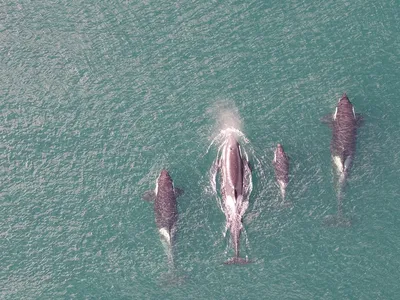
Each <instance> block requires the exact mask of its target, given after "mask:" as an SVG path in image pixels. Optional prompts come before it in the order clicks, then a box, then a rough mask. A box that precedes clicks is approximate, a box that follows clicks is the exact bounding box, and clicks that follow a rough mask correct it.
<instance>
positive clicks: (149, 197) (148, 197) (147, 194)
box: [142, 191, 156, 201]
mask: <svg viewBox="0 0 400 300" xmlns="http://www.w3.org/2000/svg"><path fill="white" fill-rule="evenodd" d="M142 198H143V200H146V201H153V200H154V199H156V193H155V192H154V191H146V192H144V194H143V195H142Z"/></svg>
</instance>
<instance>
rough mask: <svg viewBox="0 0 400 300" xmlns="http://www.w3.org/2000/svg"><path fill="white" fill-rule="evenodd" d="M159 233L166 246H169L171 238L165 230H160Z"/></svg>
mask: <svg viewBox="0 0 400 300" xmlns="http://www.w3.org/2000/svg"><path fill="white" fill-rule="evenodd" d="M159 233H160V235H161V236H162V237H163V238H165V240H166V241H167V243H168V244H171V236H170V234H169V232H168V229H167V228H161V229H160V230H159Z"/></svg>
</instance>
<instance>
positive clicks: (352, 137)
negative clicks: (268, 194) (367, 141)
mask: <svg viewBox="0 0 400 300" xmlns="http://www.w3.org/2000/svg"><path fill="white" fill-rule="evenodd" d="M324 121H325V122H327V123H328V124H329V125H330V127H331V128H332V139H331V146H330V148H331V155H332V161H333V166H334V169H335V170H336V175H337V201H338V214H337V216H328V217H327V219H326V221H327V223H329V224H330V225H341V226H349V225H350V221H349V220H347V219H345V218H344V217H343V211H342V200H343V199H342V198H343V192H344V187H345V184H346V180H347V178H348V175H349V171H350V169H351V166H352V163H353V158H354V155H355V153H356V140H357V128H358V127H359V126H360V125H361V123H362V117H361V116H360V115H359V114H356V113H355V110H354V106H353V105H352V103H351V102H350V100H349V98H348V97H347V95H346V93H344V94H343V95H342V97H341V98H340V99H339V101H338V103H337V105H336V109H335V112H334V114H333V115H331V116H328V117H325V119H324Z"/></svg>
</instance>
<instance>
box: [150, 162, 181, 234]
mask: <svg viewBox="0 0 400 300" xmlns="http://www.w3.org/2000/svg"><path fill="white" fill-rule="evenodd" d="M156 193H157V194H156V199H155V201H154V213H155V216H156V224H157V227H158V228H159V229H160V228H167V229H168V230H169V231H170V230H171V228H172V227H173V226H174V224H175V223H176V221H177V217H178V214H177V205H176V195H175V191H174V185H173V182H172V178H171V176H170V175H169V174H168V171H167V170H162V171H161V173H160V176H159V177H158V180H157V191H156Z"/></svg>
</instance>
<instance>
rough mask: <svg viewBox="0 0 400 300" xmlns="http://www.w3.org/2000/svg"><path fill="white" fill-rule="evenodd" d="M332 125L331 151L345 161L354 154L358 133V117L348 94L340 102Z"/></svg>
mask: <svg viewBox="0 0 400 300" xmlns="http://www.w3.org/2000/svg"><path fill="white" fill-rule="evenodd" d="M332 126H333V128H332V141H331V152H332V155H334V156H339V157H340V158H341V160H342V161H343V160H345V159H346V157H349V156H353V155H354V152H355V147H356V135H357V118H356V115H355V113H354V108H353V105H352V104H351V102H350V100H349V99H348V98H347V95H346V94H344V95H343V96H342V98H341V99H340V100H339V102H338V105H337V107H336V112H335V114H334V117H333V125H332Z"/></svg>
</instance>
